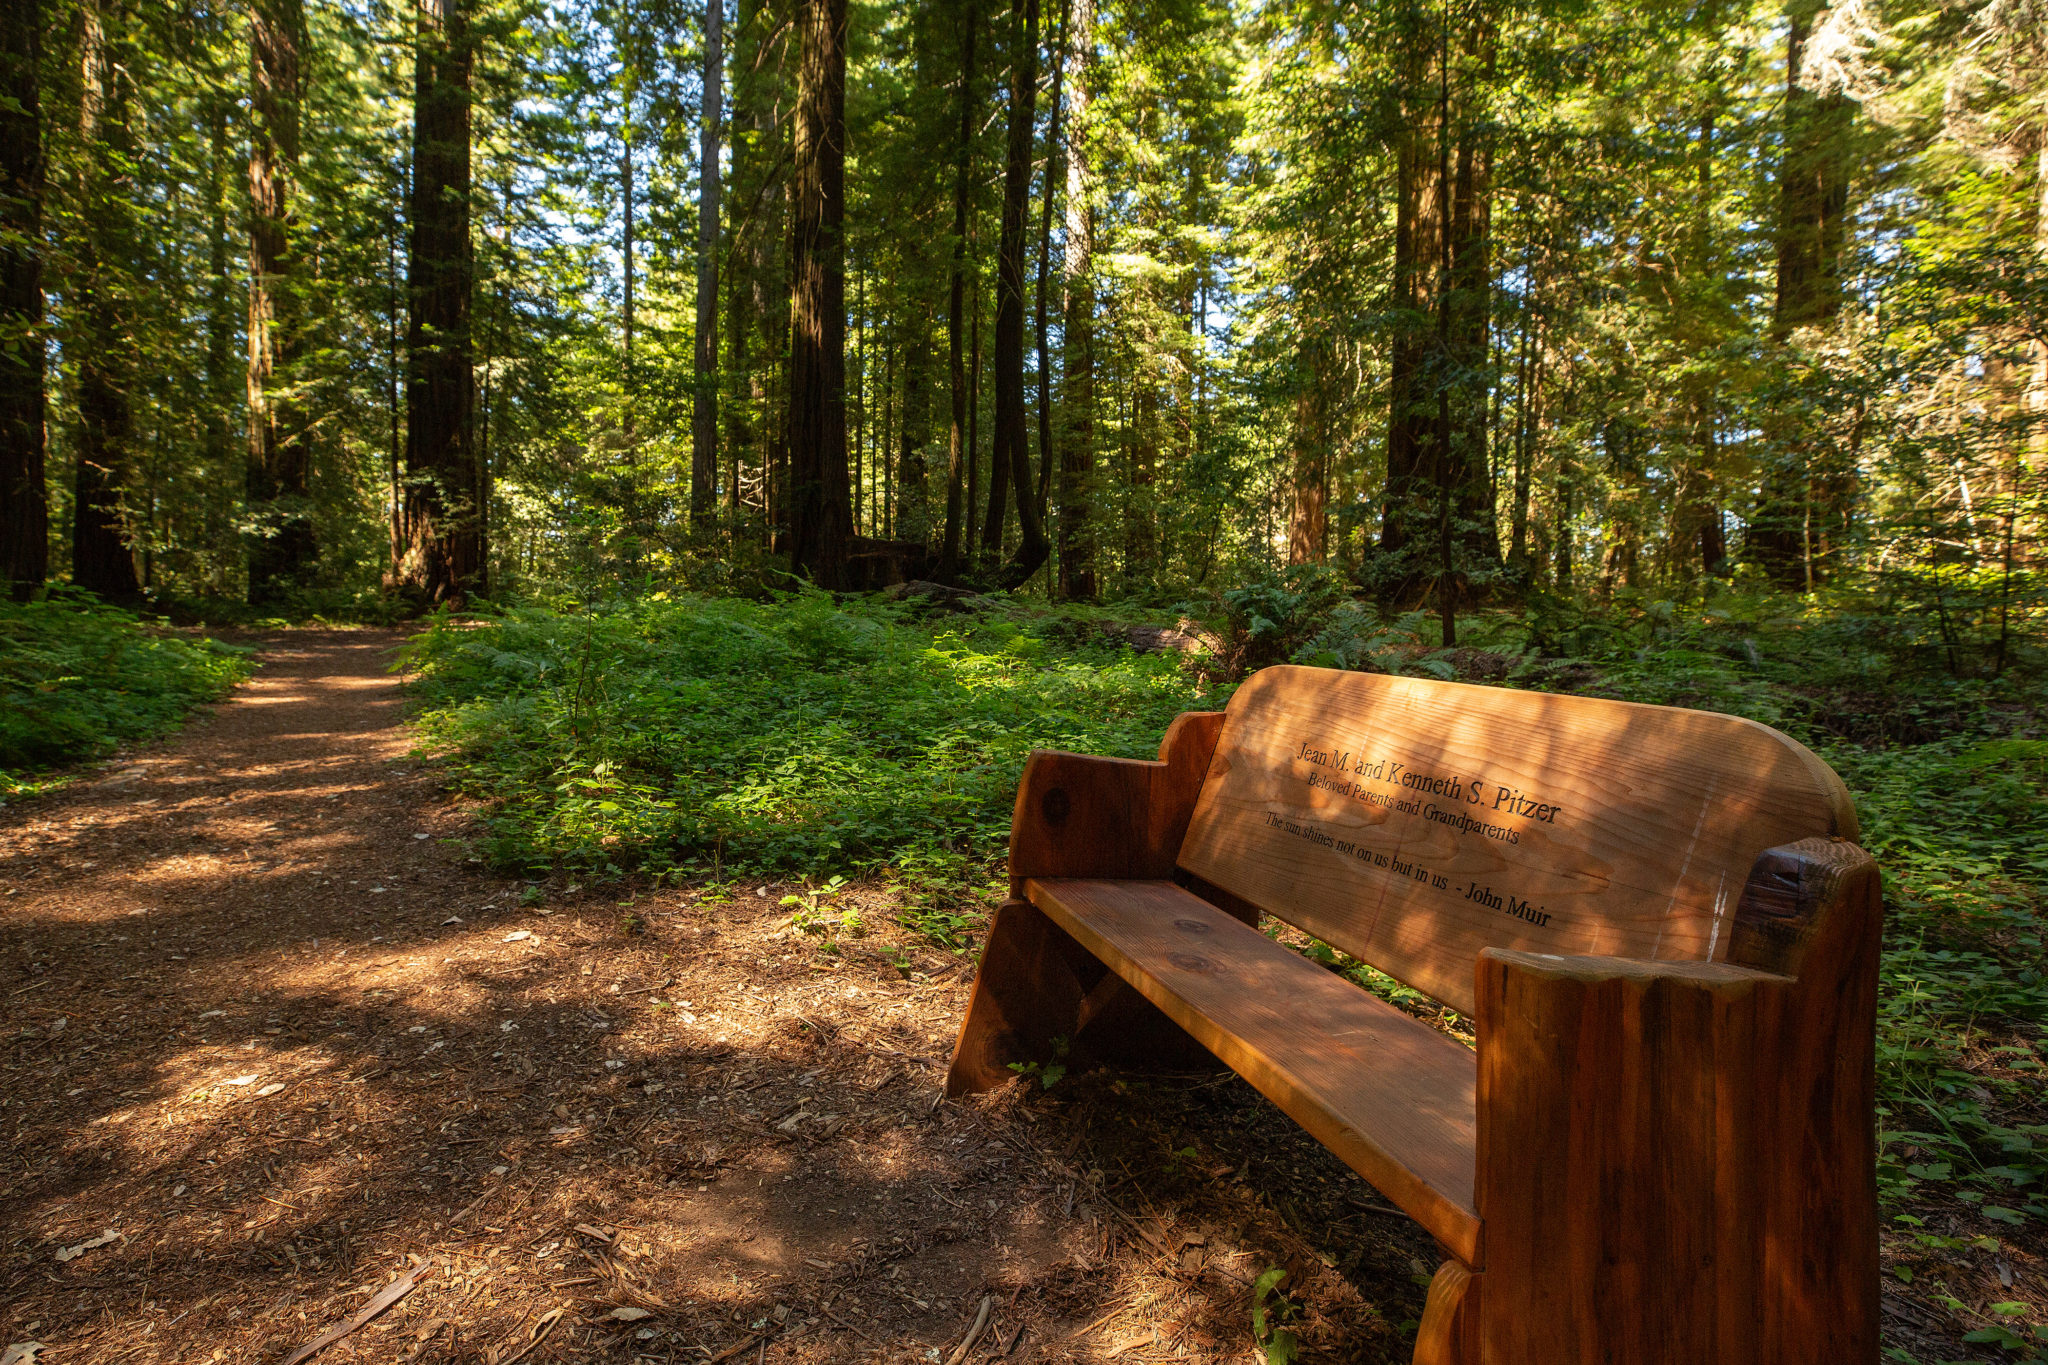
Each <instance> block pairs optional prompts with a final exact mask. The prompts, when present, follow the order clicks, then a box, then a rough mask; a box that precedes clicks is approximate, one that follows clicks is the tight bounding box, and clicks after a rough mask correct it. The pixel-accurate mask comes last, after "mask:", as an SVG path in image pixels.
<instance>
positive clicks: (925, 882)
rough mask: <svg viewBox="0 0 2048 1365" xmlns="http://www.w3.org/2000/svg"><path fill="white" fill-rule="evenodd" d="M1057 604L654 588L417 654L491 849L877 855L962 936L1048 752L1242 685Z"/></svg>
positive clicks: (436, 726)
mask: <svg viewBox="0 0 2048 1365" xmlns="http://www.w3.org/2000/svg"><path fill="white" fill-rule="evenodd" d="M1059 620H1060V624H1061V625H1062V626H1063V627H1065V629H1064V630H1058V629H1055V630H1050V631H1049V630H1048V629H1047V626H1046V623H1045V622H1044V621H1039V622H1035V623H1034V622H1031V621H1030V620H1028V619H1027V618H1024V617H1022V616H1021V615H1017V616H1013V615H1009V614H1002V613H996V614H988V615H965V616H961V615H942V616H939V617H936V618H933V619H928V620H922V621H920V620H917V619H915V618H914V617H912V616H911V615H909V614H908V613H907V612H905V611H904V610H902V609H899V608H896V607H894V606H892V605H889V604H881V603H862V604H858V605H852V606H848V607H844V608H842V607H840V606H838V605H835V603H834V602H833V600H832V599H831V598H830V597H829V596H826V595H824V594H817V593H810V594H803V595H800V596H797V597H793V598H791V599H789V600H787V601H786V602H784V603H780V604H769V605H763V604H759V603H754V602H748V601H744V600H737V599H704V598H695V597H675V598H655V599H649V600H643V601H638V602H630V603H629V602H620V603H613V604H605V605H597V606H592V607H588V608H583V609H579V610H576V611H574V612H569V613H557V612H553V611H549V610H545V609H541V608H518V609H512V610H508V611H506V612H504V613H502V614H499V615H495V616H491V617H487V618H484V619H482V620H456V621H442V622H439V623H436V624H435V625H434V626H433V627H431V628H430V629H429V630H428V631H427V632H426V633H424V634H423V635H422V636H421V637H420V638H419V639H418V640H417V641H416V642H415V643H414V644H413V646H412V648H411V650H410V651H409V653H408V655H407V660H406V666H407V667H408V668H409V669H411V670H413V671H414V672H415V673H416V675H417V677H416V681H415V685H414V695H415V697H416V699H417V701H418V702H419V704H420V706H421V711H420V717H419V718H420V723H421V725H422V728H423V731H424V734H425V737H426V738H427V740H428V741H429V742H430V743H431V744H434V745H436V746H440V747H444V748H446V749H448V750H449V751H451V753H452V754H453V755H454V762H455V764H456V768H457V771H458V772H459V773H460V774H461V776H462V780H463V781H464V782H465V783H466V784H468V785H469V786H470V788H471V789H472V790H474V791H476V792H477V793H479V794H482V795H485V796H486V797H488V799H489V804H488V806H487V807H486V811H485V815H484V822H485V825H486V827H487V829H488V830H489V836H488V838H487V840H486V841H485V852H486V853H487V854H488V855H489V856H490V857H491V858H492V859H494V860H495V861H498V862H500V863H505V864H510V865H512V866H515V867H519V868H521V869H525V870H551V869H555V868H561V869H565V870H576V871H590V872H597V873H601V874H610V875H613V876H616V875H620V874H621V873H623V872H625V871H627V870H629V869H630V870H634V871H638V872H641V873H645V874H649V875H653V876H655V877H662V876H669V875H674V876H677V877H687V876H693V875H701V876H710V877H714V878H716V877H718V876H721V875H724V874H726V873H729V872H733V871H759V872H769V871H778V872H788V871H800V872H804V873H806V874H809V875H812V876H815V877H816V878H818V879H819V880H820V881H823V880H824V879H826V878H828V877H830V876H832V875H834V874H845V875H858V874H870V875H875V874H879V875H882V876H885V877H887V878H889V879H891V880H895V881H899V882H902V883H904V884H905V885H906V886H907V887H908V888H910V889H911V890H912V891H913V893H914V894H916V895H918V896H920V897H922V898H923V900H924V902H925V909H924V910H923V911H921V912H920V913H924V914H926V915H928V921H927V922H928V923H929V924H930V926H931V927H932V929H933V931H934V932H935V933H937V934H939V935H940V936H941V937H948V936H950V935H951V934H952V933H953V931H954V930H955V929H957V928H958V927H960V925H961V923H964V921H961V922H959V923H956V922H955V918H953V917H955V916H956V915H957V913H958V912H960V911H962V910H966V911H968V912H969V913H973V911H974V908H976V907H978V906H979V905H980V903H981V901H982V899H983V895H982V893H983V892H984V890H985V885H986V883H987V881H988V879H989V877H990V876H991V875H992V874H993V872H994V871H995V869H996V868H997V867H998V865H999V864H1000V861H1001V858H1002V855H1003V848H1004V843H1005V840H1006V839H1007V837H1008V834H1009V820H1010V809H1009V804H1010V801H1011V799H1012V796H1013V794H1014V792H1015V790H1016V777H1017V773H1018V771H1019V770H1020V768H1021V767H1022V765H1023V762H1024V758H1025V755H1026V754H1028V753H1029V752H1030V750H1032V749H1034V748H1058V749H1073V750H1080V751H1086V752H1091V753H1106V754H1119V755H1123V756H1127V757H1145V758H1149V757H1151V756H1152V755H1153V754H1154V753H1155V752H1156V751H1157V749H1158V746H1159V736H1160V734H1161V732H1162V731H1164V730H1165V728H1166V726H1167V724H1168V723H1169V722H1170V721H1171V720H1172V718H1173V717H1174V716H1175V715H1177V714H1179V713H1180V712H1182V711H1186V710H1195V709H1212V708H1216V707H1220V706H1222V705H1223V704H1224V702H1225V701H1227V700H1228V698H1229V693H1230V688H1229V686H1228V685H1227V684H1223V683H1221V682H1218V681H1215V680H1212V679H1205V678H1203V677H1200V676H1192V675H1191V674H1190V672H1189V670H1187V669H1186V668H1185V667H1184V666H1183V663H1182V658H1181V656H1180V655H1178V654H1173V653H1160V654H1151V655H1138V654H1134V653H1132V652H1130V651H1129V650H1128V649H1125V648H1122V647H1120V646H1119V645H1117V644H1114V643H1111V642H1110V640H1109V637H1107V636H1104V635H1102V634H1101V633H1100V632H1099V631H1098V632H1091V631H1090V630H1089V629H1087V626H1086V622H1085V618H1081V619H1079V620H1077V618H1075V617H1072V616H1068V617H1063V618H1059ZM1055 641H1064V642H1065V643H1055ZM1076 641H1078V643H1075V642H1076Z"/></svg>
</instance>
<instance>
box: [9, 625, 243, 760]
mask: <svg viewBox="0 0 2048 1365" xmlns="http://www.w3.org/2000/svg"><path fill="white" fill-rule="evenodd" d="M249 667H250V664H249V654H248V651H246V650H242V649H237V648H235V647H234V646H232V645H226V644H222V643H221V642H220V641H218V640H210V639H206V638H204V637H200V636H195V635H191V634H188V633H185V632H181V631H173V630H168V629H164V628H161V627H159V626H155V625H151V624H149V623H147V622H145V621H143V620H142V619H141V618H140V617H138V616H136V615H135V614H134V613H133V612H128V611H123V610H121V609H120V608H118V607H111V606H106V605H103V604H100V603H98V602H95V601H93V600H91V599H89V598H86V597H84V596H82V595H77V596H74V595H69V594H56V595H52V596H50V597H47V598H44V599H43V600H40V601H35V602H25V603H17V602H0V795H12V794H16V793H19V792H23V791H29V790H33V789H35V787H36V786H37V785H39V781H40V780H41V779H42V778H43V777H44V776H46V775H47V773H48V771H49V770H50V769H51V768H53V767H56V766H57V765H60V764H65V763H73V762H77V761H79V760H81V759H88V758H97V757H100V756H101V755H104V754H106V753H108V752H110V751H111V750H112V749H113V748H114V747H115V746H116V745H118V744H122V743H129V742H133V741H136V740H142V739H149V738H152V737H154V736H156V735H160V734H163V733H164V732H166V731H168V730H171V729H174V728H176V727H177V725H178V724H179V723H181V722H182V721H183V720H184V718H185V717H186V716H187V715H188V714H189V713H190V712H191V710H192V708H193V707H195V706H197V705H199V704H200V703H201V702H205V701H211V700H214V699H216V698H218V697H220V696H222V695H223V694H225V693H226V692H227V690H228V689H229V688H231V687H233V686H234V685H235V683H237V682H238V681H240V680H241V679H242V678H244V677H246V676H247V675H248V671H249Z"/></svg>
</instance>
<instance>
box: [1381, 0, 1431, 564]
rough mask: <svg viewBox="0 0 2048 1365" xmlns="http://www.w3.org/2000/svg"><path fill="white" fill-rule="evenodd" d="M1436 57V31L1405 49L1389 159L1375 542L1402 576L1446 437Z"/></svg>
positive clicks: (1425, 525) (1423, 524)
mask: <svg viewBox="0 0 2048 1365" xmlns="http://www.w3.org/2000/svg"><path fill="white" fill-rule="evenodd" d="M1441 65H1442V63H1441V54H1440V53H1439V51H1438V50H1437V46H1436V41H1435V37H1434V35H1433V34H1428V35H1420V36H1418V37H1417V39H1416V47H1415V49H1414V50H1412V51H1411V52H1410V53H1409V54H1408V59H1407V70H1406V73H1405V74H1406V85H1407V87H1408V95H1409V97H1408V99H1407V100H1406V101H1404V104H1405V109H1404V114H1405V117H1404V120H1403V122H1404V135H1403V136H1402V138H1401V140H1400V144H1399V146H1398V147H1397V148H1396V156H1395V213H1394V279H1393V304H1394V309H1395V323H1394V335H1393V344H1392V347H1391V350H1390V354H1389V367H1388V394H1387V483H1386V492H1385V494H1384V503H1383V506H1382V510H1381V519H1380V549H1381V551H1382V552H1383V553H1385V554H1387V555H1389V556H1396V555H1399V556H1403V557H1404V558H1403V559H1402V560H1400V561H1397V563H1398V568H1397V569H1396V570H1395V573H1396V576H1397V577H1398V578H1399V579H1400V580H1402V581H1403V582H1407V581H1410V580H1412V579H1413V578H1414V576H1415V574H1416V572H1417V570H1416V568H1415V566H1413V565H1411V564H1410V563H1408V562H1407V561H1408V560H1409V559H1412V558H1416V557H1419V556H1421V555H1423V554H1424V553H1426V551H1427V548H1428V546H1429V544H1430V543H1431V541H1432V540H1433V537H1432V536H1431V535H1430V534H1429V532H1430V529H1431V528H1432V526H1433V525H1434V522H1435V517H1434V515H1433V512H1434V508H1435V504H1436V498H1435V496H1434V491H1433V490H1432V489H1431V487H1430V480H1429V478H1428V473H1429V464H1430V460H1431V457H1432V454H1433V453H1434V452H1435V451H1436V449H1437V448H1438V446H1439V443H1440V442H1441V441H1442V439H1443V436H1442V433H1441V432H1440V431H1439V429H1438V404H1437V393H1436V385H1437V383H1438V382H1439V377H1440V374H1441V371H1442V369H1443V365H1442V364H1441V357H1440V356H1439V355H1438V354H1437V353H1436V352H1437V317H1436V314H1437V310H1438V309H1439V308H1440V307H1441V306H1442V300H1443V295H1444V292H1445V289H1446V285H1447V281H1446V280H1445V278H1444V275H1445V270H1444V249H1443V243H1444V228H1445V224H1444V221H1443V219H1444V214H1443V201H1444V195H1443V193H1442V187H1441V186H1440V184H1439V181H1440V179H1441V176H1442V162H1441V157H1440V141H1439V140H1440V139H1441V138H1442V136H1443V128H1442V110H1441V107H1440V103H1439V100H1438V98H1437V87H1438V82H1439V81H1440V80H1441V79H1442V71H1441Z"/></svg>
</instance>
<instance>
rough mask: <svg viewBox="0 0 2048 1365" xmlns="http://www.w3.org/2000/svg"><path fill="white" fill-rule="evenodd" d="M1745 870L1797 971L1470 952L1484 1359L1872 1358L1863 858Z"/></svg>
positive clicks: (1870, 995) (1873, 956)
mask: <svg viewBox="0 0 2048 1365" xmlns="http://www.w3.org/2000/svg"><path fill="white" fill-rule="evenodd" d="M1758 866H1759V870H1760V877H1762V878H1763V880H1764V884H1765V885H1766V886H1770V885H1774V884H1778V883H1780V882H1783V883H1789V884H1790V885H1792V886H1794V887H1796V888H1797V897H1796V900H1795V902H1794V903H1793V904H1791V905H1789V906H1788V907H1786V914H1785V918H1787V919H1788V920H1791V921H1793V922H1795V923H1796V924H1798V925H1799V926H1800V932H1799V934H1798V942H1799V945H1800V947H1801V949H1802V961H1801V962H1800V965H1799V976H1798V978H1797V979H1793V978H1790V977H1787V976H1783V975H1779V974H1777V973H1774V972H1768V971H1760V970H1757V969H1755V968H1753V967H1748V966H1737V965H1734V964H1724V963H1695V964H1679V965H1671V964H1648V963H1642V962H1629V961H1618V960H1614V959H1606V958H1587V957H1554V956H1549V955H1539V954H1533V953H1521V952H1513V951H1505V950H1494V951H1489V952H1487V953H1485V954H1484V955H1482V957H1481V958H1480V961H1479V968H1478V980H1479V991H1480V1000H1479V1010H1478V1026H1479V1093H1478V1109H1479V1150H1478V1166H1479V1185H1478V1207H1479V1209H1480V1211H1481V1213H1483V1214H1484V1216H1485V1220H1486V1252H1485V1254H1486V1273H1485V1275H1484V1277H1483V1278H1484V1280H1485V1284H1486V1291H1485V1295H1484V1299H1483V1307H1482V1311H1481V1320H1482V1324H1483V1325H1482V1329H1481V1335H1482V1337H1483V1341H1482V1349H1481V1350H1480V1352H1479V1359H1480V1360H1481V1361H1483V1362H1485V1365H1527V1363H1528V1362H1541V1363H1542V1365H1549V1363H1550V1362H1558V1363H1559V1365H1570V1363H1571V1362H1578V1361H1596V1360H1598V1361H1656V1362H1673V1363H1677V1362H1683V1363H1684V1365H1784V1362H1790V1361H1801V1362H1806V1361H1812V1362H1816V1365H1874V1362H1875V1361H1876V1360H1877V1356H1878V1259H1877V1253H1878V1240H1877V1189H1876V1164H1875V1163H1876V1140H1875V1135H1876V1119H1875V1091H1874V1079H1873V1077H1874V1071H1873V1068H1874V1052H1873V1049H1874V1032H1873V1024H1872V1021H1873V1016H1874V1012H1875V1008H1876V991H1877V959H1878V944H1879V940H1880V937H1881V927H1882V925H1881V919H1882V913H1881V904H1880V897H1879V889H1878V879H1877V873H1876V868H1875V866H1874V865H1873V864H1872V862H1871V860H1870V856H1869V855H1868V854H1867V853H1865V852H1864V851H1863V850H1862V849H1860V848H1858V847H1856V846H1855V845H1854V844H1851V843H1848V842H1846V841H1839V840H1835V841H1831V840H1825V839H1812V840H1806V841H1803V842H1801V843H1799V844H1796V845H1793V846H1790V847H1785V848H1776V849H1772V850H1769V851H1768V853H1767V854H1766V856H1764V857H1761V858H1759V859H1758ZM1768 946H1769V945H1760V947H1768ZM1760 956H1765V957H1775V956H1778V954H1777V953H1776V952H1775V951H1773V952H1763V953H1760Z"/></svg>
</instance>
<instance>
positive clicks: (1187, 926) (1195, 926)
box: [1173, 919, 1216, 934]
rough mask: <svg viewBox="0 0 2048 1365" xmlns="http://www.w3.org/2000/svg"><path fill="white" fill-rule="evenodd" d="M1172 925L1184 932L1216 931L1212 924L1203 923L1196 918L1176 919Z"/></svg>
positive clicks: (1201, 932) (1204, 932) (1206, 932)
mask: <svg viewBox="0 0 2048 1365" xmlns="http://www.w3.org/2000/svg"><path fill="white" fill-rule="evenodd" d="M1173 927H1174V928H1176V929H1178V930H1180V931H1181V932H1182V933H1184V934H1213V933H1214V932H1216V930H1215V928H1214V926H1212V925H1208V924H1204V923H1203V922H1202V921H1201V920H1198V919H1177V920H1175V921H1174V922H1173Z"/></svg>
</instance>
